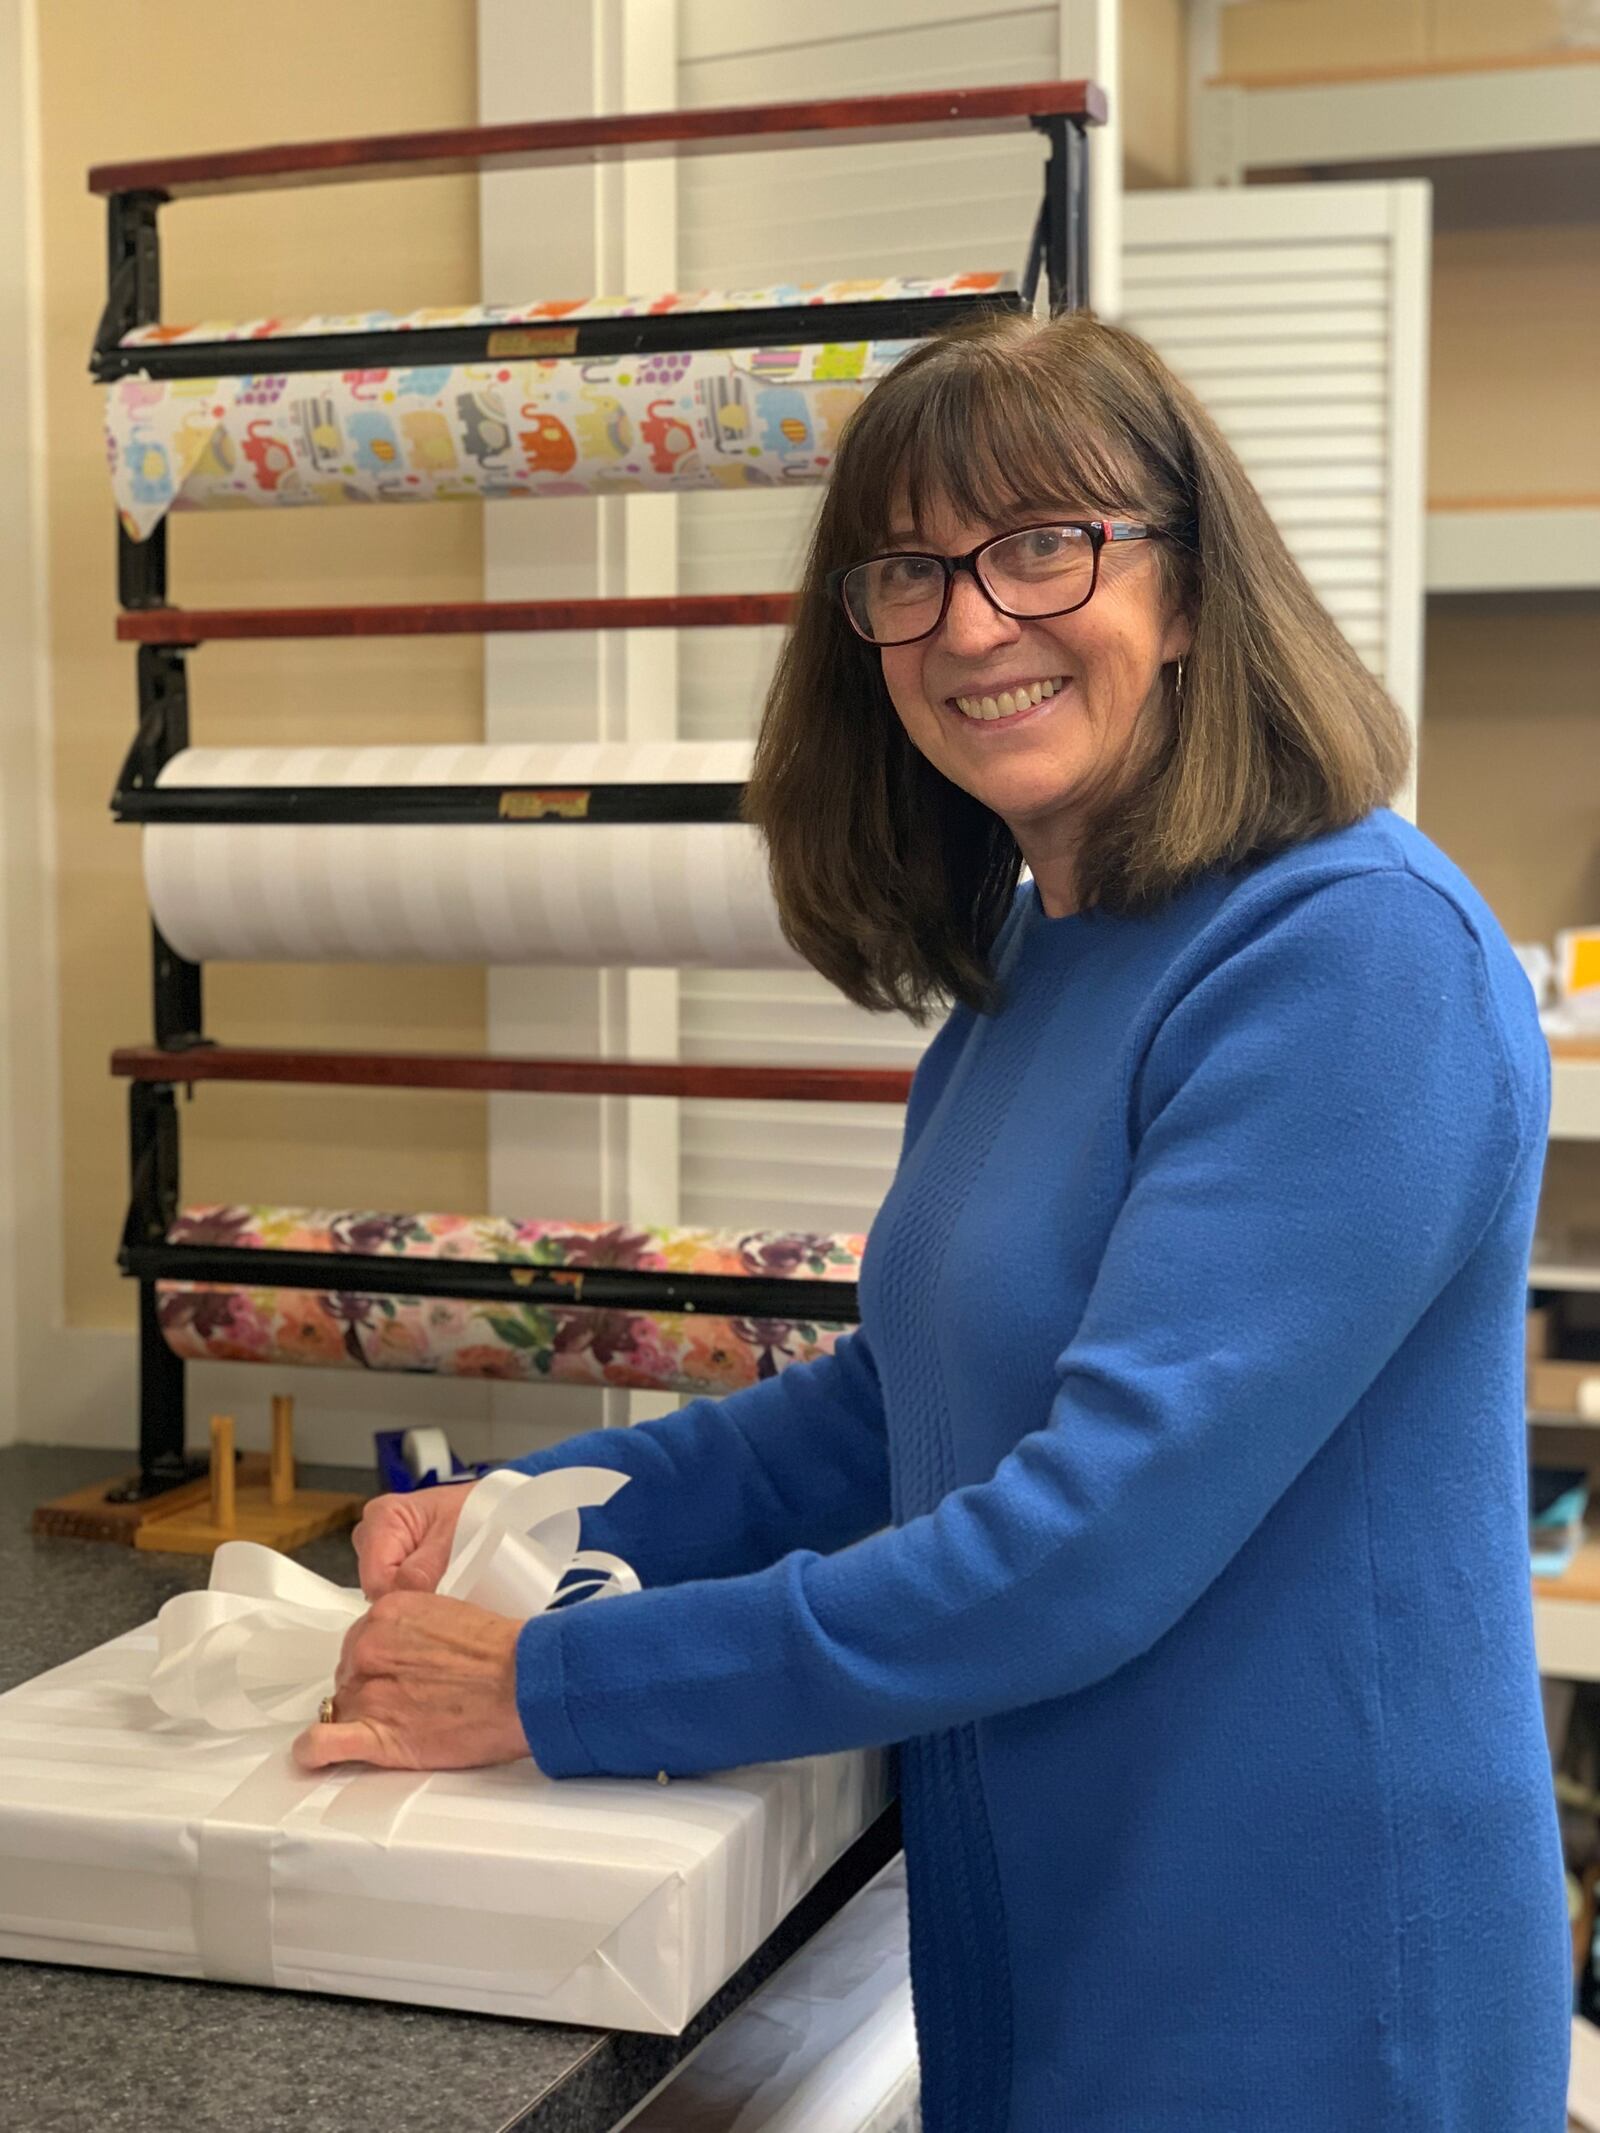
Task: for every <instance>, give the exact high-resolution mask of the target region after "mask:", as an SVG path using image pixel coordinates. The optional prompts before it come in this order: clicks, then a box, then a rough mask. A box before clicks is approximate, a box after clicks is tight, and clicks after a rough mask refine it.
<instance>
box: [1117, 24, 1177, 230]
mask: <svg viewBox="0 0 1600 2133" xmlns="http://www.w3.org/2000/svg"><path fill="white" fill-rule="evenodd" d="M1188 13H1189V9H1188V0H1122V106H1123V108H1122V178H1123V183H1124V184H1125V185H1126V186H1127V187H1128V188H1129V190H1130V191H1140V190H1144V189H1147V188H1149V187H1151V186H1162V185H1183V184H1186V183H1187V179H1188V147H1187V131H1188V129H1187V125H1186V122H1185V108H1186V102H1187V98H1188V92H1189V76H1188V35H1187V31H1188Z"/></svg>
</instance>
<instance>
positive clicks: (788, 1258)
mask: <svg viewBox="0 0 1600 2133" xmlns="http://www.w3.org/2000/svg"><path fill="white" fill-rule="evenodd" d="M169 1241H170V1242H172V1243H173V1244H191V1245H225V1246H232V1247H245V1248H248V1247H251V1246H254V1247H257V1248H259V1249H261V1250H277V1251H285V1252H287V1251H293V1252H308V1251H319V1252H327V1253H328V1254H329V1268H328V1273H329V1282H330V1286H329V1287H328V1289H326V1290H319V1291H317V1292H315V1293H313V1292H311V1291H307V1290H296V1289H277V1288H272V1287H270V1286H265V1285H264V1286H262V1287H260V1288H255V1287H251V1288H245V1287H234V1286H228V1287H224V1286H221V1285H219V1284H214V1283H208V1282H183V1281H162V1282H158V1283H157V1284H156V1293H157V1308H158V1312H159V1316H160V1322H161V1331H162V1335H163V1337H164V1338H165V1340H166V1343H167V1346H168V1347H169V1348H170V1349H171V1350H172V1351H173V1353H174V1354H175V1355H178V1356H181V1357H183V1358H184V1359H185V1360H186V1361H191V1362H245V1363H273V1364H278V1363H311V1364H319V1365H323V1366H325V1367H331V1368H336V1369H337V1368H345V1369H358V1370H402V1371H412V1372H421V1373H425V1374H432V1375H436V1376H439V1377H465V1378H496V1379H503V1380H509V1381H512V1382H517V1383H527V1384H545V1385H602V1386H605V1385H609V1386H619V1387H627V1388H630V1389H632V1390H636V1391H657V1392H676V1393H687V1394H695V1393H712V1394H716V1393H724V1392H734V1391H737V1390H738V1389H739V1388H740V1387H741V1386H744V1385H752V1384H754V1383H755V1382H756V1381H757V1380H758V1379H760V1378H766V1377H771V1376H773V1375H774V1374H775V1373H776V1372H778V1371H780V1370H783V1369H786V1368H787V1367H788V1366H789V1364H791V1363H801V1362H810V1361H812V1360H813V1359H814V1358H815V1357H817V1356H819V1355H826V1354H828V1353H829V1352H830V1351H831V1350H832V1348H833V1346H834V1344H835V1342H836V1341H837V1340H838V1339H839V1337H840V1335H841V1334H842V1333H843V1332H844V1331H845V1330H846V1329H845V1328H843V1327H840V1326H829V1325H826V1324H807V1323H803V1322H799V1321H779V1320H773V1319H756V1318H713V1317H709V1316H705V1315H702V1314H701V1313H699V1312H692V1313H678V1312H661V1313H643V1312H637V1311H620V1310H616V1311H613V1310H596V1309H593V1308H590V1307H587V1306H581V1305H578V1306H573V1307H571V1308H568V1307H566V1306H564V1305H563V1306H555V1307H552V1306H545V1305H539V1304H502V1303H473V1302H455V1301H451V1300H448V1299H444V1298H439V1297H427V1298H421V1297H407V1296H383V1295H375V1294H369V1293H356V1294H352V1293H349V1292H346V1291H343V1290H340V1289H338V1288H337V1287H335V1286H333V1284H334V1283H335V1282H336V1281H337V1278H338V1263H337V1261H338V1255H339V1254H340V1253H341V1252H347V1253H348V1252H357V1253H362V1254H378V1255H382V1256H386V1257H387V1256H394V1257H406V1258H412V1259H436V1260H437V1259H462V1260H477V1261H489V1262H492V1263H495V1264H499V1265H530V1266H539V1267H573V1268H579V1267H607V1268H633V1269H647V1268H657V1269H663V1270H670V1271H672V1272H675V1273H693V1274H735V1275H745V1276H767V1277H777V1278H781V1279H783V1280H786V1281H793V1280H804V1279H806V1278H808V1277H812V1278H815V1280H816V1281H817V1283H818V1285H819V1287H825V1286H826V1284H827V1283H828V1282H830V1281H846V1282H853V1281H854V1280H855V1279H856V1278H857V1275H858V1273H859V1271H860V1265H861V1255H862V1252H863V1250H864V1249H865V1244H866V1239H865V1238H864V1237H860V1236H828V1235H815V1234H810V1233H798V1232H787V1231H784V1232H779V1231H766V1230H762V1231H746V1232H738V1231H718V1230H697V1229H658V1228H641V1227H637V1226H631V1225H630V1226H623V1225H617V1224H606V1223H593V1222H552V1221H539V1222H513V1221H509V1220H505V1219H502V1218H498V1217H494V1216H488V1215H477V1216H468V1215H430V1214H418V1215H405V1214H401V1215H396V1214H374V1213H360V1212H357V1213H348V1212H346V1213H336V1212H330V1211H327V1210H324V1209H314V1208H293V1207H206V1208H193V1209H189V1210H186V1211H185V1213H184V1214H183V1215H181V1216H180V1217H179V1219H178V1221H177V1222H176V1223H175V1224H174V1225H173V1227H172V1229H171V1231H170V1232H169ZM818 1302H819V1306H822V1305H825V1303H826V1298H825V1297H824V1296H819V1298H818Z"/></svg>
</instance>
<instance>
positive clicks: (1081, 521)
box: [825, 518, 1160, 652]
mask: <svg viewBox="0 0 1600 2133" xmlns="http://www.w3.org/2000/svg"><path fill="white" fill-rule="evenodd" d="M1057 531H1059V532H1063V533H1064V532H1069V531H1070V532H1075V533H1086V534H1087V535H1088V536H1089V545H1090V549H1091V551H1092V556H1091V562H1090V568H1089V590H1088V591H1087V592H1086V593H1085V594H1084V596H1083V598H1082V599H1081V600H1074V601H1072V602H1071V604H1070V605H1069V606H1067V607H1052V608H1050V609H1049V610H1048V611H1047V612H1046V613H1043V614H1041V613H1040V612H1038V610H1036V609H1032V608H1030V609H1029V610H1028V611H1027V612H1026V613H1020V614H1019V613H1018V611H1017V610H1016V609H1015V608H1012V607H1007V606H1006V605H1005V603H1004V602H1003V601H1001V600H997V599H996V598H995V596H994V594H993V593H992V592H991V591H990V590H989V588H988V586H987V585H986V584H985V583H984V581H983V579H982V577H981V575H980V574H979V571H978V564H979V562H980V561H981V560H982V558H983V557H984V556H986V555H987V554H988V552H989V550H990V549H991V548H998V547H999V546H1000V544H1001V542H1002V541H1014V540H1015V539H1016V538H1017V536H1018V534H1021V533H1050V532H1057ZM1159 538H1160V531H1159V528H1157V527H1155V526H1148V525H1146V524H1145V523H1144V522H1143V520H1141V519H1131V518H1045V519H1039V520H1036V521H1035V522H1034V523H1032V524H1030V525H1027V526H1013V527H1011V528H1010V530H1009V531H1008V532H1006V533H997V534H995V535H994V536H993V537H992V538H991V539H989V540H987V541H980V542H979V543H978V545H977V547H976V548H969V549H968V551H967V553H966V554H965V555H934V554H932V553H931V552H930V551H929V550H926V549H922V548H889V549H885V550H884V552H883V553H882V554H881V555H869V556H868V557H866V559H865V560H864V561H863V562H860V563H847V564H846V565H845V567H844V568H843V569H842V570H830V571H829V572H828V575H827V579H826V581H825V582H826V584H827V587H828V590H829V592H830V593H831V594H832V595H833V596H834V597H835V598H836V599H837V600H838V602H839V605H840V606H841V607H842V608H843V609H844V613H845V620H846V621H847V622H848V623H849V625H850V627H851V629H852V630H854V631H855V633H856V635H857V636H858V637H859V638H860V639H861V641H862V643H863V644H870V645H871V646H872V647H873V648H874V649H875V650H877V651H880V652H883V651H891V650H897V649H898V648H899V647H900V646H901V645H903V644H920V643H921V642H922V640H923V638H924V637H931V636H932V635H933V634H934V632H935V631H936V630H938V629H941V628H942V627H943V626H944V618H945V616H946V615H947V614H948V613H949V612H950V590H951V587H952V586H953V585H954V584H955V581H956V572H957V571H958V570H965V571H968V572H969V573H970V574H971V577H972V582H973V584H974V585H976V586H977V588H978V590H979V592H981V593H982V594H983V597H984V598H985V599H986V600H987V601H988V603H989V605H990V606H991V607H992V608H993V609H994V610H995V612H996V614H1000V615H1005V616H1006V617H1008V619H1009V620H1011V621H1013V622H1048V621H1051V620H1053V618H1054V617H1055V616H1057V615H1075V614H1076V613H1077V611H1078V609H1079V608H1080V607H1087V606H1088V604H1089V602H1090V601H1091V600H1092V599H1093V598H1094V592H1095V587H1096V586H1097V585H1098V584H1099V582H1100V551H1101V549H1102V548H1104V547H1105V546H1106V545H1107V543H1108V542H1111V541H1153V540H1158V539H1159ZM907 556H914V557H915V558H916V559H917V561H918V562H922V563H937V564H938V566H939V568H940V569H941V570H942V571H943V572H944V595H943V598H942V599H941V600H940V602H939V612H938V614H937V616H936V617H935V618H934V620H933V621H932V622H930V623H929V624H928V627H927V628H926V629H925V630H918V631H917V633H916V635H915V636H914V637H894V638H891V639H890V640H889V641H888V643H885V642H884V641H883V640H882V639H881V638H878V637H869V636H868V635H867V633H866V631H865V630H864V629H863V628H862V627H861V625H860V623H859V622H857V620H856V618H855V616H854V615H853V614H852V613H851V611H850V603H849V601H848V600H847V599H846V598H845V590H844V581H845V579H846V578H848V577H849V576H850V574H851V572H852V571H855V570H865V569H866V568H867V567H868V565H869V564H872V563H888V562H894V561H898V560H902V559H904V558H905V557H907Z"/></svg>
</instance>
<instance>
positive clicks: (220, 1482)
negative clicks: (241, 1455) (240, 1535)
mask: <svg viewBox="0 0 1600 2133" xmlns="http://www.w3.org/2000/svg"><path fill="white" fill-rule="evenodd" d="M234 1522H235V1521H234V1500H233V1417H232V1415H213V1416H212V1417H211V1523H212V1524H213V1525H214V1526H217V1527H219V1528H220V1529H221V1530H222V1531H223V1532H224V1533H231V1532H232V1531H233V1527H234Z"/></svg>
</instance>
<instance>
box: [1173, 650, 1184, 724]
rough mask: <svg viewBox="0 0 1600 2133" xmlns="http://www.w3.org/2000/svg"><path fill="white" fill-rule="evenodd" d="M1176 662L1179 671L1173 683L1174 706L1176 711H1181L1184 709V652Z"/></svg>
mask: <svg viewBox="0 0 1600 2133" xmlns="http://www.w3.org/2000/svg"><path fill="white" fill-rule="evenodd" d="M1176 664H1177V673H1176V674H1175V675H1174V677H1173V685H1172V708H1173V709H1174V710H1175V711H1181V710H1182V709H1183V654H1182V653H1181V652H1180V653H1179V654H1178V658H1177V662H1176Z"/></svg>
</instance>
